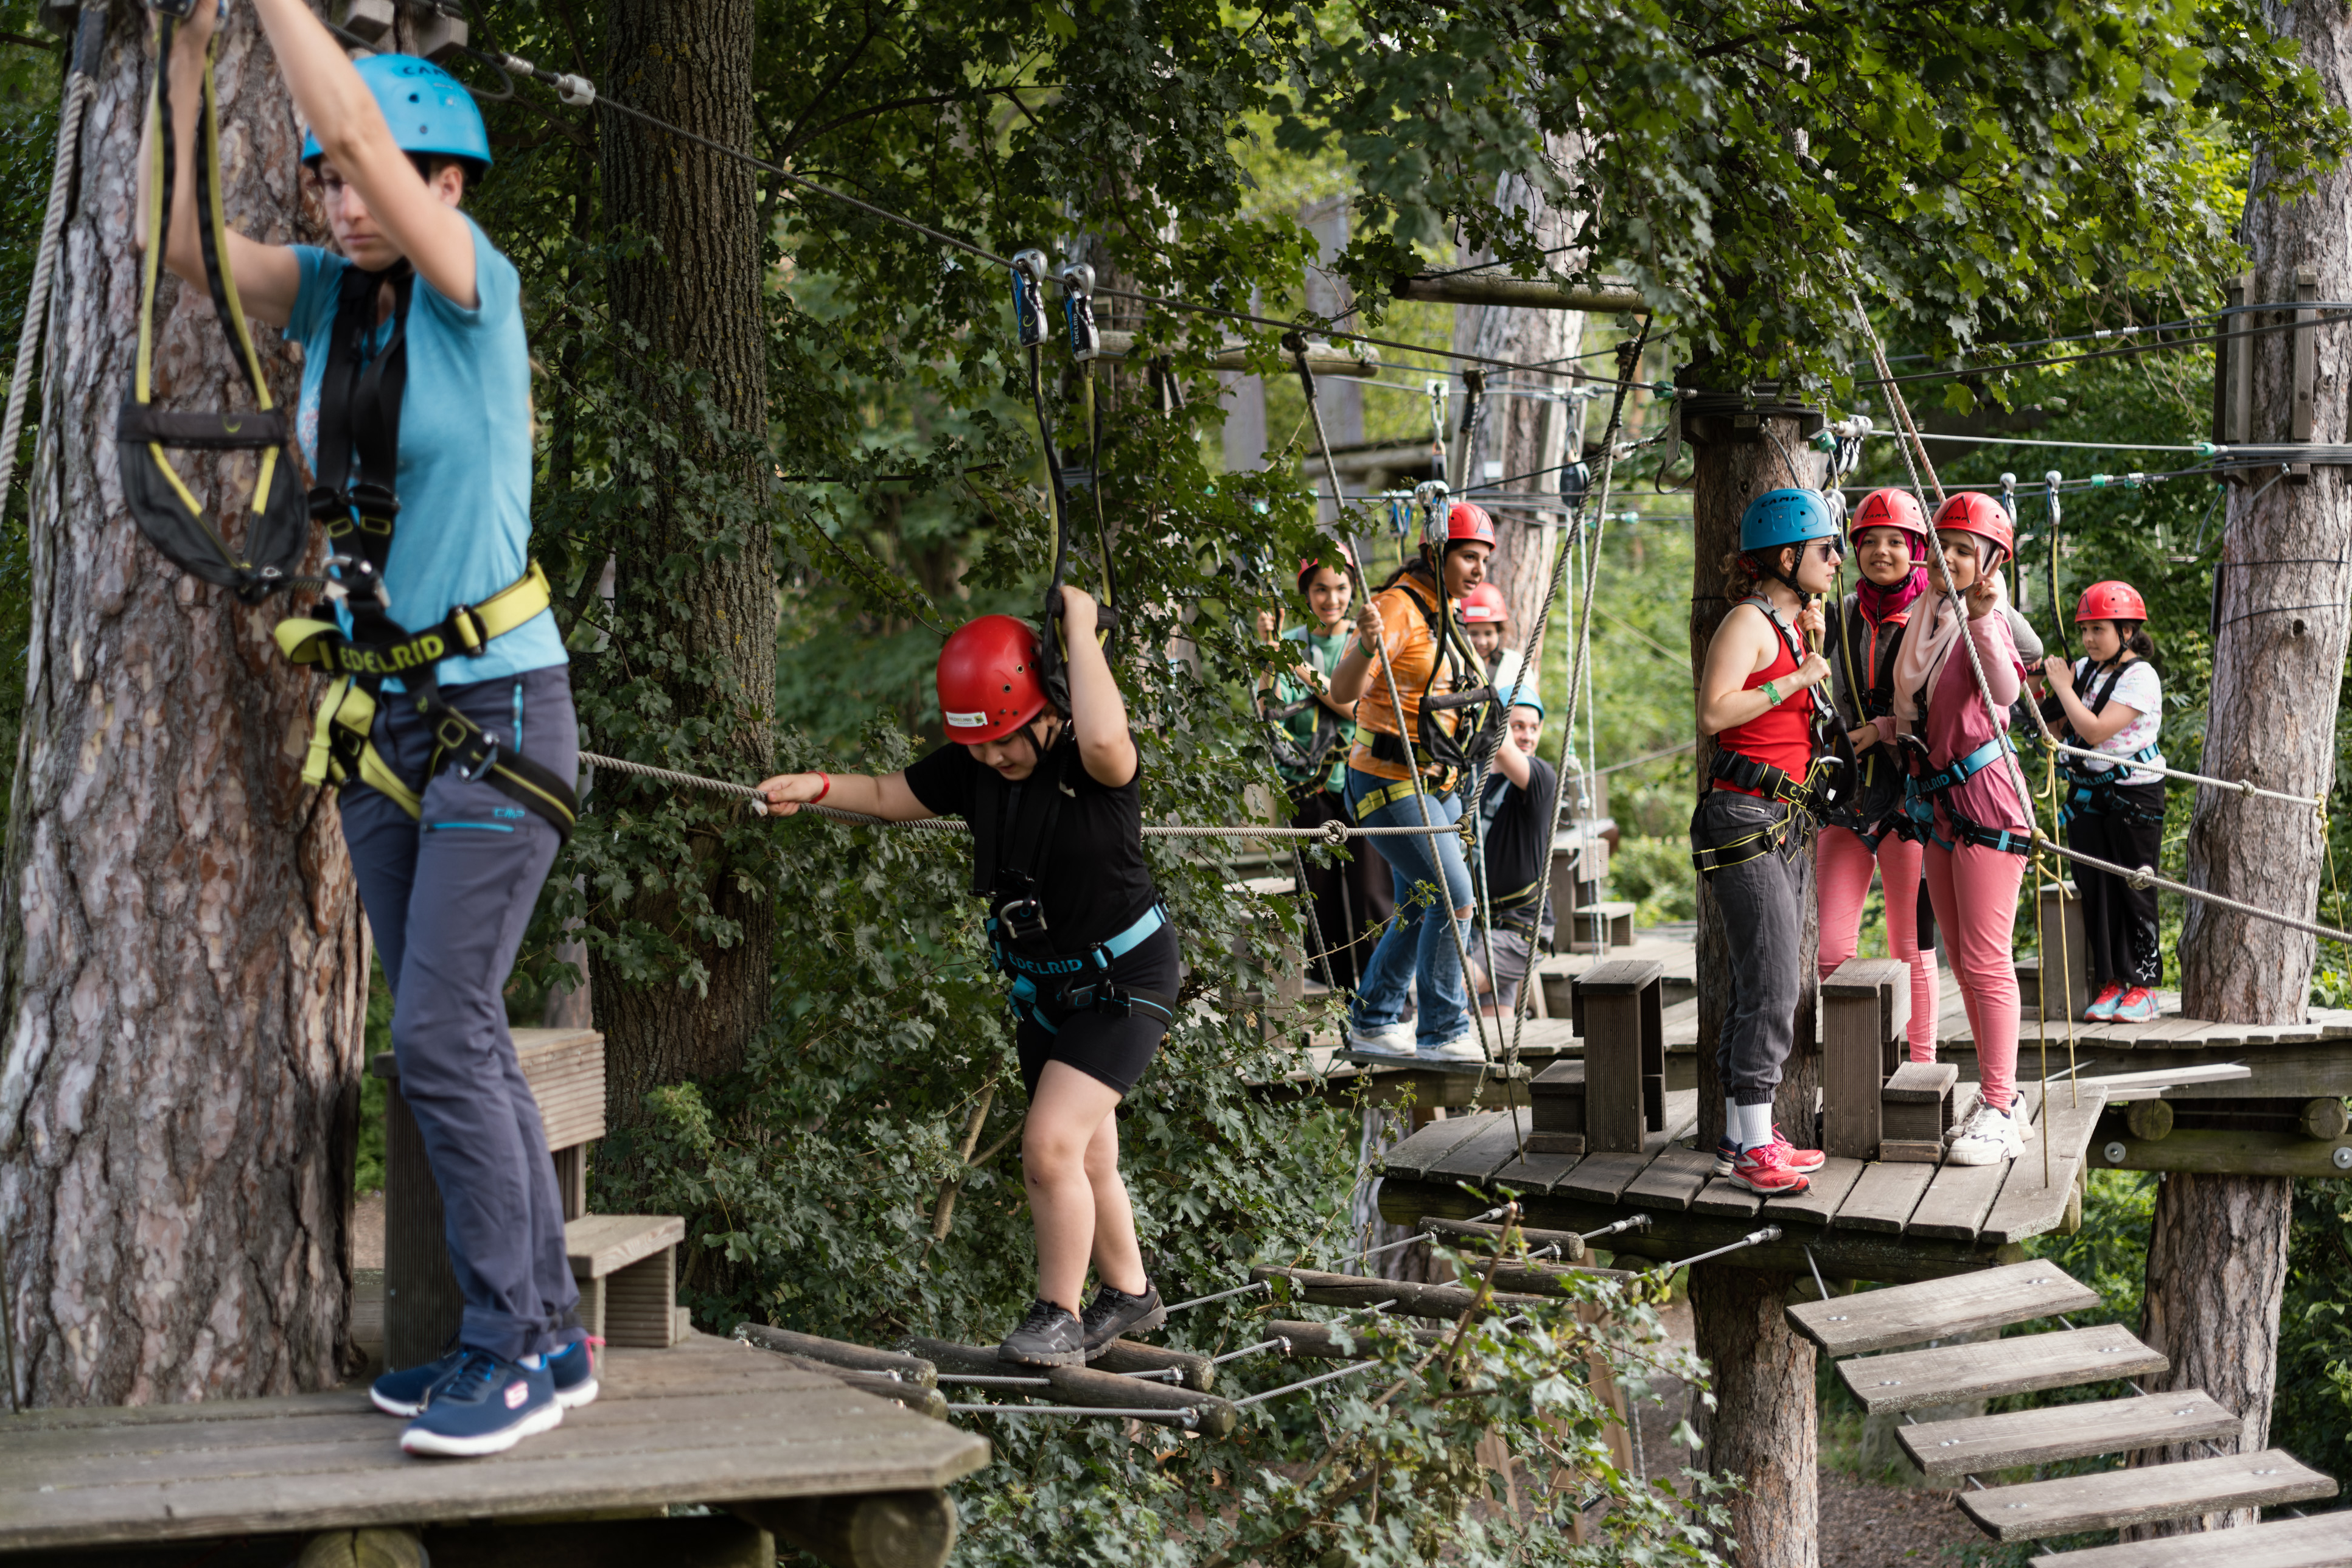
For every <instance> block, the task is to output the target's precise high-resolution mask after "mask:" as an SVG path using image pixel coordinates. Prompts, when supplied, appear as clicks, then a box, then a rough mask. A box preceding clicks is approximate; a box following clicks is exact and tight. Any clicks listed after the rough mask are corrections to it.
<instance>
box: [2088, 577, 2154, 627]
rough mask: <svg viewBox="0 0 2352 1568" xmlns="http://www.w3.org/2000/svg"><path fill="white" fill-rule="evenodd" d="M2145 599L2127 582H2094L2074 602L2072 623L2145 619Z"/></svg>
mask: <svg viewBox="0 0 2352 1568" xmlns="http://www.w3.org/2000/svg"><path fill="white" fill-rule="evenodd" d="M2145 620H2147V600H2145V599H2142V598H2141V597H2140V596H2139V590H2138V589H2137V588H2134V587H2133V586H2132V585H2131V584H2130V583H2128V582H2095V583H2093V584H2091V586H2090V587H2088V588H2086V589H2084V590H2083V597H2082V598H2081V599H2079V600H2077V601H2075V604H2074V624H2076V625H2077V626H2079V625H2081V624H2082V623H2083V622H2085V621H2145Z"/></svg>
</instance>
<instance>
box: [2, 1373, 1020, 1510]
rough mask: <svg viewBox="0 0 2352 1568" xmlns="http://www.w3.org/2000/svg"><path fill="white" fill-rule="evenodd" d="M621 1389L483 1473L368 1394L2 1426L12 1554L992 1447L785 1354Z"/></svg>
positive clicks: (907, 1469)
mask: <svg viewBox="0 0 2352 1568" xmlns="http://www.w3.org/2000/svg"><path fill="white" fill-rule="evenodd" d="M602 1381H603V1385H604V1392H603V1394H602V1396H601V1397H599V1398H598V1399H597V1400H596V1402H595V1403H594V1404H593V1405H590V1406H586V1407H585V1408H583V1409H580V1410H575V1411H573V1412H572V1413H571V1414H570V1415H569V1416H567V1417H566V1419H565V1421H564V1423H563V1425H562V1427H558V1428H557V1429H556V1430H554V1431H552V1432H550V1433H547V1434H545V1435H544V1436H541V1437H532V1438H529V1439H526V1440H525V1441H524V1442H523V1443H522V1444H521V1445H520V1447H518V1448H515V1449H513V1450H512V1451H511V1452H509V1453H506V1454H502V1455H499V1456H497V1457H495V1458H485V1459H463V1460H452V1459H417V1458H409V1457H407V1456H406V1455H404V1454H403V1453H402V1452H401V1451H400V1447H399V1437H400V1429H401V1423H400V1422H399V1421H397V1420H395V1419H394V1418H393V1417H391V1416H384V1415H381V1414H379V1413H378V1412H377V1411H376V1410H375V1409H374V1408H373V1407H372V1406H370V1405H369V1403H368V1398H367V1393H366V1391H365V1389H363V1388H361V1387H357V1386H353V1387H350V1388H346V1389H342V1390H339V1391H337V1392H335V1393H331V1394H313V1395H299V1396H292V1397H289V1398H281V1399H241V1400H229V1401H223V1402H220V1403H216V1404H210V1405H177V1406H145V1407H141V1408H136V1409H111V1408H110V1409H90V1410H46V1411H32V1412H28V1413H26V1414H23V1415H17V1416H0V1552H21V1551H30V1550H37V1549H41V1548H53V1547H64V1546H96V1545H104V1544H121V1543H126V1542H171V1541H198V1540H205V1539H208V1538H214V1537H227V1536H239V1535H247V1534H255V1533H265V1532H272V1531H318V1530H331V1529H338V1528H341V1529H349V1528H352V1527H356V1526H362V1525H390V1524H403V1525H418V1524H425V1523H429V1522H436V1521H462V1520H467V1519H474V1520H495V1519H501V1518H514V1517H517V1516H520V1515H529V1514H546V1513H557V1512H572V1511H581V1510H586V1509H618V1508H633V1507H648V1506H659V1505H664V1504H669V1503H709V1504H723V1503H733V1502H751V1501H757V1500H769V1499H785V1498H805V1497H814V1496H830V1495H838V1494H844V1493H867V1492H878V1491H899V1490H920V1489H929V1488H936V1487H939V1486H941V1485H943V1484H945V1483H946V1482H948V1481H950V1480H952V1479H955V1478H957V1477H959V1476H963V1475H968V1474H970V1473H971V1472H972V1471H973V1470H976V1469H981V1468H982V1467H983V1466H985V1465H986V1464H987V1463H988V1460H989V1447H988V1443H987V1440H986V1439H985V1438H982V1437H979V1436H977V1435H975V1434H973V1433H970V1432H964V1431H960V1430H958V1429H956V1428H954V1427H949V1426H945V1425H943V1424H941V1423H940V1422H937V1421H933V1420H930V1419H929V1418H927V1417H925V1416H919V1415H916V1414H914V1413H912V1412H910V1411H908V1410H907V1409H905V1408H904V1407H902V1406H898V1405H897V1404H894V1403H892V1402H891V1401H889V1400H887V1399H881V1398H877V1397H875V1396H870V1395H866V1394H861V1393H857V1392H856V1391H854V1390H852V1389H849V1388H847V1387H845V1386H844V1385H842V1384H841V1383H839V1382H837V1381H835V1379H834V1378H831V1377H829V1376H826V1375H823V1374H819V1373H814V1372H808V1371H803V1370H800V1369H798V1368H796V1367H794V1366H793V1365H791V1364H788V1363H786V1362H784V1361H783V1360H782V1358H781V1357H778V1356H775V1355H772V1354H769V1353H768V1352H765V1351H761V1350H756V1349H754V1348H752V1347H751V1346H750V1345H745V1344H740V1343H736V1342H733V1341H730V1340H719V1339H712V1338H710V1337H709V1336H707V1335H699V1334H698V1335H696V1336H694V1337H693V1338H692V1339H691V1340H689V1341H688V1343H685V1344H682V1345H680V1346H678V1347H677V1348H675V1349H672V1350H666V1351H614V1352H612V1353H610V1354H609V1355H608V1356H607V1358H606V1361H605V1364H604V1372H603V1379H602Z"/></svg>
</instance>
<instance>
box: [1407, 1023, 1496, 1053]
mask: <svg viewBox="0 0 2352 1568" xmlns="http://www.w3.org/2000/svg"><path fill="white" fill-rule="evenodd" d="M1413 1054H1414V1055H1416V1056H1419V1057H1421V1058H1423V1060H1425V1061H1486V1051H1484V1050H1482V1049H1481V1048H1480V1047H1479V1044H1478V1034H1477V1031H1476V1030H1472V1029H1468V1028H1465V1029H1464V1030H1462V1031H1461V1032H1460V1033H1459V1034H1451V1035H1448V1036H1446V1037H1445V1038H1444V1040H1423V1042H1422V1043H1421V1048H1420V1049H1419V1050H1418V1051H1415V1052H1414V1053H1413Z"/></svg>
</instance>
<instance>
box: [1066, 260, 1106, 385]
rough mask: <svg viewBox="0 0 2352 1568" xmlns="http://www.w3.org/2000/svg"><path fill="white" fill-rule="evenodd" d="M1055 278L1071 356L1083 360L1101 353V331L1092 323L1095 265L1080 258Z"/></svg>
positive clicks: (1093, 314)
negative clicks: (1089, 265) (1060, 287)
mask: <svg viewBox="0 0 2352 1568" xmlns="http://www.w3.org/2000/svg"><path fill="white" fill-rule="evenodd" d="M1055 282H1056V283H1059V284H1060V285H1061V286H1062V324H1063V327H1064V329H1065V330H1066V332H1067V333H1068V335H1069V340H1070V358H1072V359H1074V360H1076V361H1078V362H1079V363H1080V364H1084V363H1085V362H1086V361H1088V360H1092V359H1098V358H1100V357H1101V354H1102V333H1101V331H1100V330H1099V329H1097V327H1096V326H1095V307H1094V298H1093V297H1094V291H1095V269H1094V268H1093V267H1088V266H1087V264H1086V263H1085V262H1083V261H1074V262H1071V263H1069V264H1068V265H1067V266H1066V267H1063V268H1062V270H1061V272H1060V273H1059V274H1058V275H1056V277H1055Z"/></svg>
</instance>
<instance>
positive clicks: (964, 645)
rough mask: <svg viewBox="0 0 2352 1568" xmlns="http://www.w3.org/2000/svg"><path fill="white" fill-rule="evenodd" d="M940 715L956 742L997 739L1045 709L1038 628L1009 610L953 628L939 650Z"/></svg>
mask: <svg viewBox="0 0 2352 1568" xmlns="http://www.w3.org/2000/svg"><path fill="white" fill-rule="evenodd" d="M939 684H940V717H941V718H943V719H945V720H946V721H947V727H948V738H949V739H950V740H952V741H955V742H956V743H957V744H959V745H961V746H978V745H980V744H981V743H982V741H988V740H1002V739H1003V738H1004V737H1006V736H1008V735H1011V734H1012V733H1013V731H1014V730H1016V729H1019V728H1020V727H1022V726H1023V725H1025V724H1027V723H1028V722H1029V721H1030V720H1031V719H1033V718H1035V717H1036V716H1038V715H1039V714H1041V713H1043V712H1045V681H1044V680H1043V679H1042V678H1041V677H1040V675H1039V673H1038V669H1037V633H1036V632H1033V631H1031V630H1030V628H1029V623H1028V622H1025V621H1018V620H1015V619H1014V618H1013V617H1012V616H1010V615H983V616H982V617H981V618H980V619H979V620H977V621H973V622H967V623H966V624H964V625H962V626H959V627H958V628H956V630H955V632H954V633H953V634H952V635H951V636H950V637H949V638H948V641H947V646H945V647H943V648H941V649H940V674H939Z"/></svg>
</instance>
